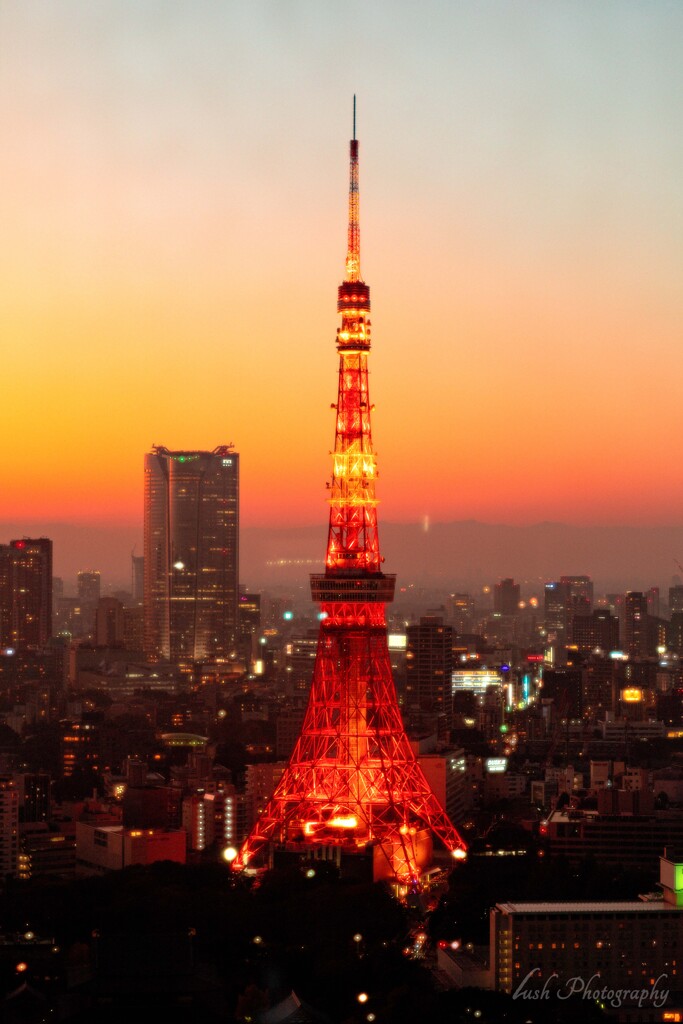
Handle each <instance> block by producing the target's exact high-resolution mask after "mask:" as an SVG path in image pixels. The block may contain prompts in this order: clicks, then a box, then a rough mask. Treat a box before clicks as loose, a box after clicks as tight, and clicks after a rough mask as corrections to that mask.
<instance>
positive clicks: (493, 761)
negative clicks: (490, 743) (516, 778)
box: [486, 757, 508, 772]
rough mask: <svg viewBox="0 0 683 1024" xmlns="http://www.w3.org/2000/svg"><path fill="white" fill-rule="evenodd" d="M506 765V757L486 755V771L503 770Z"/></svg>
mask: <svg viewBox="0 0 683 1024" xmlns="http://www.w3.org/2000/svg"><path fill="white" fill-rule="evenodd" d="M507 766H508V759H507V757H487V758H486V771H487V772H504V771H505V769H506V768H507Z"/></svg>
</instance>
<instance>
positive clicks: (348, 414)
mask: <svg viewBox="0 0 683 1024" xmlns="http://www.w3.org/2000/svg"><path fill="white" fill-rule="evenodd" d="M354 122H355V117H354ZM337 310H338V312H339V313H341V326H340V327H339V328H338V329H337V350H338V352H339V384H338V392H337V395H338V397H337V403H336V405H335V407H334V408H335V420H336V431H335V444H334V453H333V469H332V480H331V483H330V485H329V488H330V489H329V499H330V518H329V532H328V541H327V555H326V559H325V573H324V574H323V575H315V576H312V577H311V592H312V595H313V599H314V601H316V602H319V603H320V604H321V623H320V635H319V640H318V650H317V655H316V659H315V667H314V670H313V682H312V685H311V692H310V696H309V701H308V707H307V709H306V715H305V718H304V723H303V727H302V731H301V735H300V736H299V739H298V741H297V743H296V746H295V747H294V751H293V752H292V756H291V758H290V761H289V764H288V766H287V768H286V769H285V771H284V774H283V776H282V778H281V779H280V781H279V783H278V784H277V787H276V788H275V792H274V793H273V795H272V797H271V798H270V800H269V801H268V803H267V804H266V806H265V807H264V809H263V811H262V813H261V815H260V817H259V818H258V820H257V821H256V823H255V825H254V828H253V830H252V832H251V834H250V836H249V838H248V839H247V841H246V842H245V844H244V845H243V847H242V849H241V851H240V852H239V854H238V855H237V856H236V857H235V860H234V862H233V863H234V867H235V868H236V869H238V870H241V869H242V868H244V867H245V866H246V865H247V864H249V863H251V862H252V861H254V860H255V859H256V858H258V857H259V855H261V856H262V855H263V854H264V853H265V852H266V851H267V850H268V849H270V850H272V851H274V850H275V848H279V849H280V850H283V849H284V851H285V852H290V853H291V854H292V855H293V856H296V857H301V856H302V855H304V856H306V855H307V854H308V855H309V856H311V857H320V858H328V859H330V860H332V859H334V860H336V861H337V863H339V864H345V865H348V864H349V862H350V861H351V862H354V864H355V866H356V868H357V867H358V863H359V862H358V858H359V857H360V858H362V859H363V860H365V859H366V858H367V859H368V861H369V863H370V864H371V865H372V870H373V875H374V877H375V878H379V877H384V878H389V879H391V880H392V881H393V882H395V883H397V884H398V885H399V886H405V887H406V888H407V887H412V888H417V887H419V885H420V877H421V874H422V872H423V870H424V869H425V867H426V866H427V865H428V864H429V863H430V861H431V855H432V838H433V837H434V836H435V837H437V838H438V839H439V840H440V841H441V842H442V843H443V845H444V846H445V847H446V849H447V850H448V851H450V853H451V854H452V855H453V856H454V857H456V858H457V857H461V856H464V854H465V846H464V843H463V841H462V839H461V838H460V836H459V835H458V833H457V832H456V830H455V828H454V827H453V825H452V824H451V822H450V821H449V819H448V817H447V816H446V814H445V812H444V810H443V809H442V807H440V805H439V803H438V801H437V799H436V797H435V796H434V794H433V793H432V791H431V789H430V788H429V784H428V782H427V780H426V779H425V776H424V773H423V771H422V769H421V768H420V766H419V764H418V763H417V760H416V757H415V754H414V752H413V750H412V748H411V746H410V743H409V741H408V737H407V736H406V733H405V730H404V728H403V722H402V721H401V713H400V710H399V706H398V701H397V698H396V688H395V685H394V680H393V678H392V674H391V662H390V658H389V649H388V644H387V628H386V615H385V606H386V604H387V602H389V601H391V600H393V596H394V585H395V581H396V578H395V576H388V575H386V574H385V573H384V572H382V561H383V559H382V557H381V555H380V549H379V535H378V530H377V500H376V498H375V477H376V475H377V464H376V458H375V454H374V450H373V446H372V432H371V409H372V406H371V404H370V396H369V392H368V352H369V349H370V317H369V313H370V289H369V287H368V286H367V285H366V284H365V283H364V282H363V280H362V277H361V272H360V229H359V221H358V142H357V141H356V138H355V123H354V138H353V140H352V142H351V182H350V189H349V230H348V249H347V257H346V279H345V281H344V283H343V284H342V285H341V286H340V287H339V292H338V302H337Z"/></svg>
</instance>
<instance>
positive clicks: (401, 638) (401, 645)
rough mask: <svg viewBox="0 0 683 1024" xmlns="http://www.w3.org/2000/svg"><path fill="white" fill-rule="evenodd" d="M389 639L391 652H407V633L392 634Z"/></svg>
mask: <svg viewBox="0 0 683 1024" xmlns="http://www.w3.org/2000/svg"><path fill="white" fill-rule="evenodd" d="M387 639H388V640H389V650H390V651H405V649H406V647H407V646H408V637H407V636H406V634H405V633H390V634H389V636H388V638H387Z"/></svg>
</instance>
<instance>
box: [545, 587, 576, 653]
mask: <svg viewBox="0 0 683 1024" xmlns="http://www.w3.org/2000/svg"><path fill="white" fill-rule="evenodd" d="M571 617H572V604H571V589H570V586H569V584H568V583H560V582H558V581H552V582H550V583H546V585H545V628H546V631H547V633H548V642H549V643H551V644H556V645H557V646H558V647H564V645H565V644H566V643H567V638H568V636H569V626H570V622H571Z"/></svg>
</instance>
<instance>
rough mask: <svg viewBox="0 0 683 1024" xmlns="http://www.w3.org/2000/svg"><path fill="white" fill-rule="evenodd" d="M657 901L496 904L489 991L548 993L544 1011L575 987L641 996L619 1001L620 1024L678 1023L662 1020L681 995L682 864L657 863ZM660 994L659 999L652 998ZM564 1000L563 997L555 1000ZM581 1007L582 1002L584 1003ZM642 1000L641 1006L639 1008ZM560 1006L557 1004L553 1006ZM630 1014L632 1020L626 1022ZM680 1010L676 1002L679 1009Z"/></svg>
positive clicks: (650, 898)
mask: <svg viewBox="0 0 683 1024" xmlns="http://www.w3.org/2000/svg"><path fill="white" fill-rule="evenodd" d="M660 887H661V890H662V892H661V895H660V894H652V895H648V896H643V897H641V898H640V899H638V900H623V901H618V902H616V901H615V902H607V901H605V902H569V901H567V902H552V903H541V902H538V903H498V904H496V906H495V907H494V908H493V909H492V910H491V916H490V928H491V931H490V957H491V967H492V982H493V987H494V988H496V989H498V990H499V991H503V992H515V991H516V990H517V989H518V988H519V986H520V985H521V986H522V988H523V989H526V990H527V992H528V993H531V998H533V997H534V996H533V993H536V998H538V994H539V991H540V990H542V989H543V986H544V985H545V986H546V990H547V996H546V997H545V998H546V1003H545V1005H546V1006H548V1005H552V1002H554V1001H555V1000H556V999H557V998H558V996H557V993H558V992H560V993H561V994H562V993H565V998H566V993H567V991H568V990H569V987H570V986H572V990H573V991H574V992H575V993H579V995H581V994H582V992H583V990H582V989H581V987H580V985H579V983H578V982H573V981H572V979H580V981H582V982H583V984H584V986H586V985H588V984H590V987H591V988H592V989H597V990H604V989H606V990H608V991H609V990H610V989H611V990H612V991H613V992H614V991H615V990H619V991H621V992H622V993H625V992H629V993H640V992H642V991H643V990H644V991H645V992H646V993H647V995H646V996H644V997H642V998H640V997H639V996H638V995H636V996H635V997H629V996H628V995H624V996H623V997H622V1005H621V1007H618V1009H621V1011H622V1014H626V1016H619V1018H618V1019H620V1020H626V1019H627V1020H637V1021H650V1020H652V1021H654V1020H657V1021H661V1020H667V1019H668V1020H676V1019H679V1018H678V1017H675V1016H670V1017H665V1016H663V1010H664V1009H666V1010H667V1011H668V1010H670V1008H672V999H671V996H670V997H669V998H668V999H667V998H666V997H665V996H664V993H665V991H667V990H668V991H669V993H671V994H672V995H674V994H675V995H674V998H676V996H677V995H678V993H679V992H680V987H681V986H680V983H679V981H678V976H679V973H680V966H681V959H680V957H681V949H682V948H683V909H682V906H681V904H682V903H683V864H681V863H680V858H676V859H673V858H672V857H670V856H668V855H667V854H666V853H665V856H664V857H661V858H660ZM657 989H659V993H660V994H659V995H658V993H657ZM561 998H562V995H560V999H561ZM583 998H584V999H585V998H586V996H583ZM639 999H640V1001H639ZM555 1005H558V1004H555ZM629 1009H630V1010H631V1011H635V1016H633V1015H631V1014H629ZM676 1009H680V1002H679V1003H678V1004H677V1005H676Z"/></svg>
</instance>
